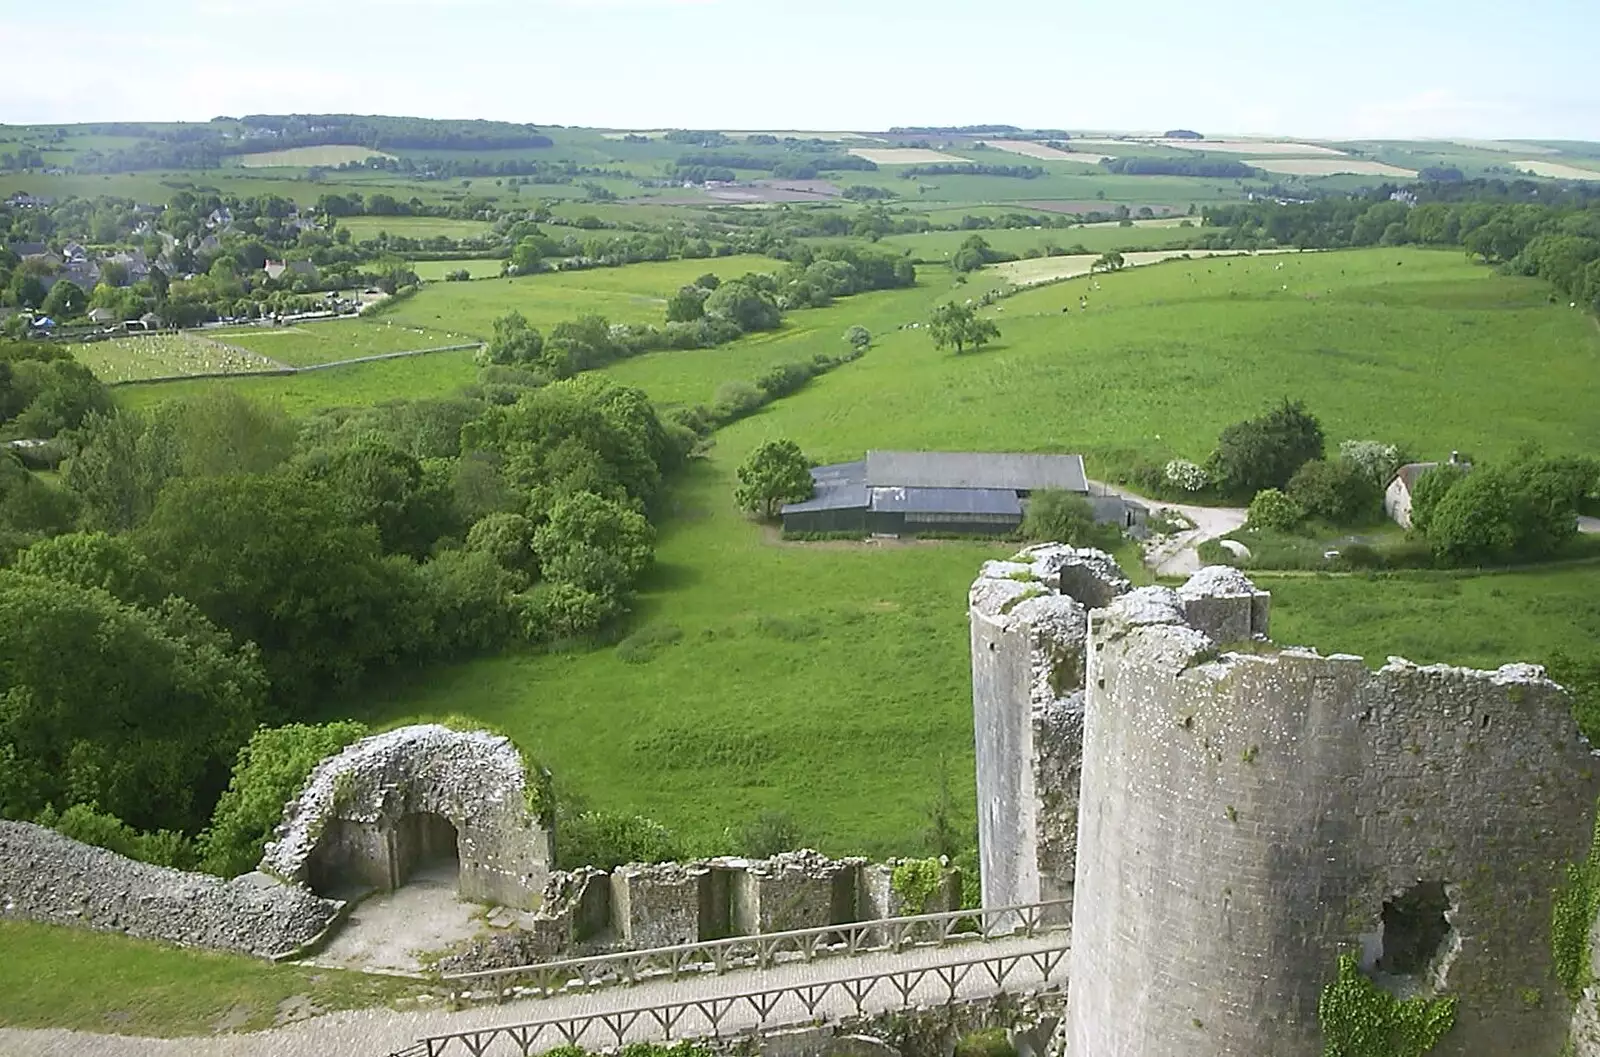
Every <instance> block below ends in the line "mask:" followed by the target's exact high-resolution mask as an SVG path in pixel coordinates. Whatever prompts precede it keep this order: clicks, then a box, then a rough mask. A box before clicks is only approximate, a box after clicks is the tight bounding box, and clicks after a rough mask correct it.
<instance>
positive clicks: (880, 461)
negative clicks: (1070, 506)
mask: <svg viewBox="0 0 1600 1057" xmlns="http://www.w3.org/2000/svg"><path fill="white" fill-rule="evenodd" d="M811 478H812V480H813V482H815V485H816V492H815V494H814V495H813V496H812V497H811V498H810V499H808V500H806V501H805V502H803V503H789V504H787V505H785V506H784V508H783V530H784V531H785V532H786V533H813V532H830V533H831V532H860V533H861V534H863V535H876V536H914V535H919V534H925V533H939V534H945V533H960V534H964V535H965V534H970V535H975V536H987V535H995V536H1004V535H1008V534H1010V533H1013V532H1015V531H1017V529H1018V527H1019V526H1020V525H1021V524H1022V515H1023V510H1024V507H1025V506H1026V501H1027V499H1028V497H1029V496H1030V495H1032V494H1033V493H1034V492H1036V491H1039V490H1041V489H1046V488H1057V489H1061V490H1063V491H1067V492H1075V493H1077V494H1078V495H1082V496H1085V497H1087V496H1088V495H1089V481H1088V478H1087V477H1086V476H1085V475H1084V470H1083V456H1081V455H1027V454H1017V453H1006V452H939V451H869V452H867V457H866V458H865V459H862V460H860V461H858V462H844V463H835V464H833V465H830V466H818V467H816V468H815V469H813V470H812V471H811ZM1091 501H1092V502H1094V503H1095V506H1096V514H1097V516H1098V517H1100V518H1101V519H1102V520H1108V521H1110V520H1117V521H1126V518H1127V510H1126V504H1124V503H1123V502H1122V501H1121V500H1112V501H1111V503H1110V504H1107V503H1106V502H1104V501H1102V500H1099V499H1096V500H1091ZM1112 506H1115V508H1116V509H1115V510H1112V509H1111V507H1112ZM1102 508H1104V509H1102ZM1129 523H1131V522H1129Z"/></svg>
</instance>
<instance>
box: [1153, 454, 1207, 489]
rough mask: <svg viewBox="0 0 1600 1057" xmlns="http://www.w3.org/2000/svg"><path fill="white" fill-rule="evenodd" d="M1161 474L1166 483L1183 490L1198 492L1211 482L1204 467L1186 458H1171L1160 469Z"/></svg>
mask: <svg viewBox="0 0 1600 1057" xmlns="http://www.w3.org/2000/svg"><path fill="white" fill-rule="evenodd" d="M1161 476H1162V479H1163V480H1164V481H1165V483H1166V484H1168V485H1169V486H1171V487H1173V488H1177V489H1180V490H1182V491H1185V492H1198V491H1200V489H1202V488H1204V487H1205V486H1206V485H1208V484H1210V483H1211V478H1210V477H1208V476H1207V475H1206V471H1205V469H1204V468H1203V467H1201V466H1200V465H1199V464H1197V463H1192V462H1190V461H1189V460H1188V459H1173V460H1172V461H1171V462H1169V463H1167V465H1166V467H1165V468H1164V469H1163V470H1162V472H1161Z"/></svg>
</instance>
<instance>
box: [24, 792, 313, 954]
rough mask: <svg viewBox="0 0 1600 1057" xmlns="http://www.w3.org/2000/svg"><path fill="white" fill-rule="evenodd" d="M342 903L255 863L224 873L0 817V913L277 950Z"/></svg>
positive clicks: (240, 949)
mask: <svg viewBox="0 0 1600 1057" xmlns="http://www.w3.org/2000/svg"><path fill="white" fill-rule="evenodd" d="M343 909H344V904H343V903H340V902H338V901H335V900H328V899H320V898H318V897H317V896H314V895H312V894H311V893H310V892H307V891H306V890H304V889H303V888H298V887H295V886H292V885H286V884H283V883H282V882H279V881H276V880H274V879H272V878H270V877H266V876H264V875H262V874H259V873H253V874H246V875H244V876H243V877H235V878H234V879H233V880H231V881H224V880H222V879H221V878H220V877H213V876H211V875H210V874H198V873H186V872H184V871H182V870H173V869H169V868H167V867H165V866H152V865H150V864H149V863H142V862H135V861H134V860H132V859H128V858H125V857H123V856H121V855H118V854H117V853H115V852H111V851H107V850H106V849H104V848H96V847H92V846H91V845H88V844H81V843H79V842H78V841H75V840H72V839H71V838H69V837H64V836H62V835H61V834H59V833H57V832H56V831H55V830H51V829H45V828H43V827H41V826H35V825H32V824H30V823H27V822H6V821H0V918H14V919H18V920H24V921H39V922H45V923H47V924H52V925H72V926H76V927H79V928H89V929H97V930H99V931H102V932H120V933H124V934H126V935H129V936H137V937H140V938H141V939H151V940H166V941H168V942H171V943H178V944H183V945H184V946H189V947H208V948H211V949H213V950H220V951H233V952H237V953H240V954H251V955H255V956H257V957H261V958H273V959H277V958H285V957H289V956H291V955H294V954H296V953H298V952H300V951H301V950H303V949H305V948H307V947H311V946H314V945H315V944H316V943H317V942H318V941H319V940H320V939H321V937H322V936H323V935H324V934H326V933H327V931H328V930H329V929H330V928H331V927H332V926H333V925H334V924H335V923H336V922H337V921H338V920H339V919H340V916H341V914H342V912H343Z"/></svg>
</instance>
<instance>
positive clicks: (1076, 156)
mask: <svg viewBox="0 0 1600 1057" xmlns="http://www.w3.org/2000/svg"><path fill="white" fill-rule="evenodd" d="M983 142H984V143H986V144H988V145H989V146H991V147H993V148H994V149H995V150H1003V151H1009V152H1010V153H1012V154H1021V155H1022V156H1024V157H1027V158H1037V159H1039V160H1040V161H1072V162H1079V163H1081V164H1083V165H1098V164H1100V163H1101V162H1103V161H1105V160H1106V159H1107V158H1109V157H1111V155H1109V154H1090V153H1087V152H1084V153H1081V154H1080V153H1078V152H1077V151H1070V152H1069V151H1064V150H1057V149H1056V148H1055V147H1047V146H1045V145H1044V144H1043V143H1037V142H1035V141H1033V140H1026V139H990V140H984V141H983Z"/></svg>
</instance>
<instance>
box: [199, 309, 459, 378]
mask: <svg viewBox="0 0 1600 1057" xmlns="http://www.w3.org/2000/svg"><path fill="white" fill-rule="evenodd" d="M207 336H208V337H209V338H211V339H212V340H213V341H215V342H218V343H223V344H226V345H229V346H231V347H233V348H235V349H240V350H244V351H248V352H252V353H255V354H256V355H258V356H263V357H266V358H268V359H271V360H273V361H275V362H277V363H282V364H287V365H288V366H290V367H310V366H313V365H316V364H320V363H334V362H336V361H338V360H353V359H356V358H358V357H361V356H377V355H380V354H382V353H388V352H409V351H412V350H414V349H433V348H439V347H441V346H446V345H462V344H466V343H468V342H473V341H476V340H477V339H476V338H473V337H471V336H469V335H466V334H460V333H456V332H453V331H443V330H430V329H427V328H425V327H418V326H412V325H407V324H404V323H398V322H396V321H395V320H393V319H390V318H388V317H384V316H380V317H378V318H376V319H334V320H328V321H326V322H315V323H300V324H296V325H294V326H287V327H241V328H239V329H237V330H216V331H208V332H207Z"/></svg>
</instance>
